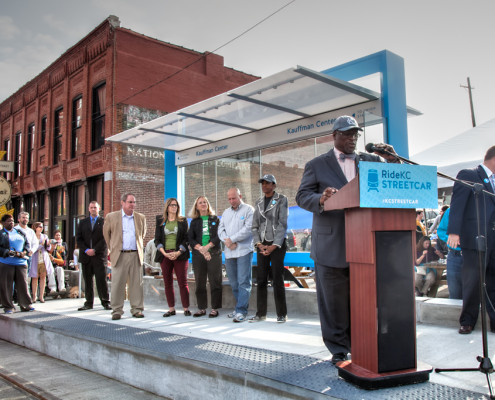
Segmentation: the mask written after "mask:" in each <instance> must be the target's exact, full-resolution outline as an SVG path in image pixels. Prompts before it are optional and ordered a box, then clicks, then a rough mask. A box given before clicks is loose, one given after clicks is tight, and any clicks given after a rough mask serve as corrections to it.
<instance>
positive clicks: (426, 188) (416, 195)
mask: <svg viewBox="0 0 495 400" xmlns="http://www.w3.org/2000/svg"><path fill="white" fill-rule="evenodd" d="M359 187H360V191H359V200H360V206H361V207H366V208H435V209H436V208H438V189H437V168H436V167H434V166H428V165H408V164H391V163H377V162H363V161H361V162H360V163H359Z"/></svg>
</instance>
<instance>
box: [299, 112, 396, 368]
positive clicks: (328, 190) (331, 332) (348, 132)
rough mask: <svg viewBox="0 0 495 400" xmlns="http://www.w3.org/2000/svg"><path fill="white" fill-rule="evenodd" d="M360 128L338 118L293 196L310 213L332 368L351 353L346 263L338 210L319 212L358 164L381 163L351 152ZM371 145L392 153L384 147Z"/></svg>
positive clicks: (318, 291) (347, 118) (324, 332)
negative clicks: (328, 144) (327, 145)
mask: <svg viewBox="0 0 495 400" xmlns="http://www.w3.org/2000/svg"><path fill="white" fill-rule="evenodd" d="M362 130H363V129H362V128H360V127H359V125H358V123H357V122H356V120H355V119H354V118H353V117H350V116H347V115H344V116H341V117H338V118H337V119H336V120H335V123H334V125H333V128H332V131H331V133H332V135H333V139H334V148H333V149H331V150H330V151H328V152H327V153H326V154H322V155H320V156H318V157H316V158H314V159H313V160H311V161H309V162H308V163H307V164H306V166H305V168H304V174H303V177H302V180H301V185H300V186H299V190H298V192H297V195H296V202H297V204H298V205H299V207H301V208H304V209H305V210H308V211H311V212H312V213H313V228H312V240H313V241H312V244H311V253H310V255H311V258H312V259H313V260H314V262H315V273H316V294H317V300H318V310H319V314H320V323H321V331H322V336H323V342H324V343H325V345H326V346H327V348H328V350H330V352H331V353H332V363H334V364H335V363H337V362H339V361H345V360H347V358H348V353H350V352H351V336H350V335H351V330H350V328H351V326H350V304H349V298H350V287H349V264H348V263H347V261H346V253H345V219H344V210H334V211H323V204H324V203H325V200H327V199H329V198H330V197H332V195H334V194H335V193H337V192H338V190H339V189H340V188H342V187H343V186H344V185H346V184H347V183H348V182H350V181H351V180H352V179H354V177H355V176H356V174H357V165H358V163H359V161H361V160H362V161H375V162H382V161H383V160H382V159H381V158H380V157H378V156H376V155H373V154H367V153H356V152H355V150H356V144H357V140H358V138H359V136H360V134H359V131H362ZM374 147H375V148H380V149H383V150H386V151H387V152H390V153H392V154H395V151H394V149H393V147H392V146H390V145H385V144H378V145H374ZM383 157H384V158H385V159H386V160H387V162H399V160H398V159H397V158H396V157H394V156H393V155H387V154H385V155H383ZM356 239H357V238H356Z"/></svg>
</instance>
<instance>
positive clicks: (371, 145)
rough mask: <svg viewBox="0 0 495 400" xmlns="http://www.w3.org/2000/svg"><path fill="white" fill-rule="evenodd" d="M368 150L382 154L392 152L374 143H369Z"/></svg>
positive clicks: (366, 147)
mask: <svg viewBox="0 0 495 400" xmlns="http://www.w3.org/2000/svg"><path fill="white" fill-rule="evenodd" d="M364 148H365V149H366V151H367V152H368V153H375V152H376V153H381V154H391V153H390V152H388V151H387V150H385V149H382V148H381V147H376V146H375V145H374V144H373V143H368V144H367V145H366V146H365V147H364Z"/></svg>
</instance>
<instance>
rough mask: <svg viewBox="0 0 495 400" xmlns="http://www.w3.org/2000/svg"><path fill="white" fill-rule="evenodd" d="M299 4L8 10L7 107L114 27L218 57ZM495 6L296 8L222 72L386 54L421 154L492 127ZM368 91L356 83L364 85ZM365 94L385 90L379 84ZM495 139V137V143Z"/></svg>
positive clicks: (221, 1) (229, 55)
mask: <svg viewBox="0 0 495 400" xmlns="http://www.w3.org/2000/svg"><path fill="white" fill-rule="evenodd" d="M288 3H290V0H271V1H266V0H250V1H245V0H244V1H239V0H212V1H206V0H181V1H167V0H140V1H139V2H137V1H129V0H105V1H101V0H87V1H74V0H44V1H39V0H22V1H11V0H0V71H1V74H0V101H2V100H4V99H5V98H7V97H8V96H10V95H11V94H13V93H14V92H15V91H16V90H17V89H19V88H20V87H21V86H22V85H23V84H24V83H26V82H27V81H28V80H30V79H32V78H34V77H35V76H36V75H37V74H38V73H40V72H41V71H42V70H43V68H46V67H47V66H48V65H50V64H51V63H52V62H53V61H55V60H56V59H57V58H58V57H59V56H60V55H61V54H62V53H63V52H64V51H65V50H67V49H68V48H69V47H71V46H73V45H74V44H75V43H77V42H78V41H79V40H80V39H81V38H82V37H84V36H85V35H86V34H88V33H89V32H90V31H91V30H92V29H93V28H94V27H96V26H97V25H98V24H99V23H101V22H102V21H103V20H104V19H105V18H107V17H108V16H109V15H111V14H112V15H116V16H118V17H119V19H120V21H121V26H122V27H125V28H129V29H132V30H134V31H136V32H139V33H142V34H145V35H147V36H150V37H154V38H157V39H159V40H163V41H166V42H170V43H174V44H177V45H180V46H184V47H186V48H190V49H193V50H197V51H200V52H204V51H212V50H214V49H216V48H218V47H219V46H221V45H223V44H224V43H226V42H228V41H229V40H231V39H232V38H234V37H236V36H237V35H239V34H240V33H242V32H243V31H245V30H246V29H248V28H250V27H252V26H253V25H254V24H256V23H258V22H259V21H261V20H262V19H263V18H265V17H266V16H268V15H269V14H271V13H273V12H274V11H276V10H277V9H279V8H280V7H282V6H283V5H285V4H288ZM493 15H495V2H494V1H493V0H482V1H480V0H471V1H458V2H452V1H446V0H436V1H431V0H429V1H426V0H417V1H414V2H411V1H408V2H406V1H402V0H381V1H380V0H378V1H374V2H372V1H367V0H348V1H345V2H344V1H331V0H296V1H295V2H293V3H291V4H290V5H289V6H287V7H286V8H284V9H283V10H282V11H280V12H279V13H277V14H276V15H274V16H273V17H271V18H270V19H268V20H267V21H265V22H264V23H262V24H260V25H259V26H257V27H256V28H254V29H253V30H251V31H250V32H248V33H247V34H245V35H244V36H242V37H241V38H239V39H237V40H236V41H234V42H232V43H230V44H229V45H227V46H225V47H224V48H222V49H221V50H220V51H219V52H218V53H219V54H220V55H222V56H223V57H224V59H225V65H226V66H228V67H232V68H235V69H238V70H241V71H244V72H248V73H252V74H255V75H259V76H261V77H266V76H269V75H271V74H273V73H276V72H279V71H282V70H284V69H287V68H290V67H293V66H297V65H302V66H304V67H307V68H311V69H314V70H317V71H321V70H324V69H327V68H330V67H333V66H335V65H339V64H341V63H344V62H348V61H351V60H354V59H356V58H359V57H363V56H365V55H368V54H372V53H375V52H377V51H381V50H384V49H387V50H390V51H392V52H394V53H396V54H398V55H400V56H401V57H403V58H404V61H405V68H406V94H407V103H408V105H410V106H412V107H414V108H416V109H418V110H420V111H421V112H423V113H424V115H423V116H420V117H414V118H411V119H409V121H408V129H409V152H410V154H414V153H416V152H419V151H421V150H423V149H424V148H427V147H429V146H430V145H432V144H435V143H438V142H440V141H444V140H447V139H448V138H449V137H452V136H455V135H457V134H459V133H461V132H463V131H465V130H467V129H469V128H471V114H470V109H469V98H468V93H467V91H466V89H463V88H461V87H460V84H466V78H467V77H468V76H469V77H470V78H471V84H472V85H473V86H474V88H475V89H474V90H473V99H474V107H475V114H476V122H477V124H478V125H480V124H482V123H483V122H486V121H487V120H490V119H492V118H495V108H494V99H493V93H494V92H495V73H494V71H495V68H494V67H495V51H494V48H493V39H494V38H495V34H494V33H495V24H493ZM358 83H359V82H358ZM362 84H363V85H369V86H370V87H371V88H372V89H375V90H376V89H377V87H376V85H377V82H376V79H375V80H370V81H368V82H366V81H363V82H362ZM494 137H495V136H494ZM494 142H495V140H494Z"/></svg>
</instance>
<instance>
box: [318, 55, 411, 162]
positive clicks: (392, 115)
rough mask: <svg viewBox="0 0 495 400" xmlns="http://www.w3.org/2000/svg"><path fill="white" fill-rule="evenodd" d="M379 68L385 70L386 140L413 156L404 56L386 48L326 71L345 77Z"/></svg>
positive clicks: (348, 79)
mask: <svg viewBox="0 0 495 400" xmlns="http://www.w3.org/2000/svg"><path fill="white" fill-rule="evenodd" d="M377 72H379V73H381V79H380V83H381V92H382V93H381V96H382V114H383V118H384V128H385V141H386V142H387V143H389V144H391V145H392V146H394V148H395V150H396V151H397V153H398V154H400V155H401V156H403V157H406V158H409V144H408V135H407V105H406V82H405V72H404V59H403V58H402V57H400V56H398V55H397V54H394V53H392V52H390V51H388V50H383V51H380V52H378V53H375V54H371V55H369V56H366V57H363V58H359V59H357V60H354V61H350V62H348V63H345V64H342V65H339V66H337V67H333V68H329V69H327V70H325V71H322V73H324V74H327V75H331V76H334V77H336V78H339V79H342V80H345V81H350V80H353V79H358V78H362V77H363V76H366V75H371V74H374V73H377Z"/></svg>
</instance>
